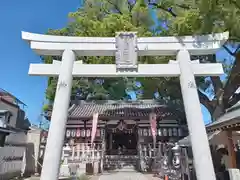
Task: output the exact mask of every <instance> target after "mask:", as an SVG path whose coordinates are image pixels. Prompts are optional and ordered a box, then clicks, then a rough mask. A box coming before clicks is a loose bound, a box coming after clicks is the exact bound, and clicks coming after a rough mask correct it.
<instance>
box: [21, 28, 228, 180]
mask: <svg viewBox="0 0 240 180" xmlns="http://www.w3.org/2000/svg"><path fill="white" fill-rule="evenodd" d="M22 39H24V40H26V41H28V42H29V43H30V46H31V48H32V49H33V50H34V51H35V52H36V53H37V54H39V55H54V56H62V61H61V62H57V61H54V62H53V64H30V68H29V74H30V75H38V76H58V85H57V90H56V95H55V101H54V106H53V111H52V117H51V124H50V129H49V134H48V140H47V145H46V150H45V156H44V162H43V168H42V173H41V180H57V179H58V173H59V167H60V159H61V153H62V147H63V142H64V136H65V128H66V121H67V116H68V106H69V101H70V94H71V87H72V77H73V76H77V77H121V76H130V77H137V76H144V77H146V76H147V77H155V76H158V77H160V76H170V77H174V76H175V77H180V84H181V91H182V95H183V101H184V107H185V112H186V117H187V123H188V128H189V133H190V139H191V144H192V149H193V156H194V165H195V169H196V174H197V179H198V180H216V177H215V173H214V168H213V164H212V158H211V153H210V148H209V143H208V138H207V134H206V130H205V125H204V121H203V116H202V112H201V107H200V102H199V98H198V92H197V88H196V83H195V79H194V76H218V75H221V74H223V68H222V65H221V64H218V63H215V64H200V63H199V62H198V61H194V62H191V61H190V55H206V54H214V53H215V52H216V51H217V50H218V49H219V48H220V47H221V46H222V45H223V43H224V42H225V41H226V40H227V39H228V33H227V32H226V33H219V34H211V35H205V36H185V37H145V38H137V37H136V34H135V33H124V32H123V33H119V34H118V35H117V37H116V38H114V37H110V38H109V37H107V38H101V37H64V36H51V35H40V34H33V33H28V32H22ZM159 55H176V56H177V58H176V59H177V61H170V63H169V64H137V57H138V56H159ZM76 56H116V64H82V63H79V62H74V61H75V59H76Z"/></svg>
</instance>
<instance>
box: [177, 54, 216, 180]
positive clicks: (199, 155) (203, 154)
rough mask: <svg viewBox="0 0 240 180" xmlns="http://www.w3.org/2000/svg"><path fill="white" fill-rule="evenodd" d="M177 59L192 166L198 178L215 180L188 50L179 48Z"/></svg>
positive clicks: (200, 179) (199, 179)
mask: <svg viewBox="0 0 240 180" xmlns="http://www.w3.org/2000/svg"><path fill="white" fill-rule="evenodd" d="M177 61H178V63H179V67H180V71H181V73H180V85H181V91H182V97H183V103H184V109H185V114H186V118H187V124H188V130H189V134H190V140H191V145H192V152H193V158H194V167H195V169H196V175H197V178H198V180H204V179H209V180H210V179H211V180H215V179H216V177H215V173H214V168H213V162H212V156H211V152H210V149H209V143H208V138H207V135H206V134H207V133H206V129H205V124H204V121H203V115H202V111H201V106H200V101H199V97H198V92H197V86H196V82H195V78H194V74H193V72H192V68H191V59H190V55H189V52H188V51H186V50H180V51H179V52H178V54H177Z"/></svg>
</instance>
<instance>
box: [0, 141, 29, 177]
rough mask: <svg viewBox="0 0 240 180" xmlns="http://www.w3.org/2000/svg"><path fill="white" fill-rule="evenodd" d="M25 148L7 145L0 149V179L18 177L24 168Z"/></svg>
mask: <svg viewBox="0 0 240 180" xmlns="http://www.w3.org/2000/svg"><path fill="white" fill-rule="evenodd" d="M25 150H26V148H25V147H24V146H11V145H7V146H4V147H1V148H0V177H1V180H5V179H6V180H7V179H11V178H14V177H19V176H20V175H21V173H22V170H23V168H24V166H23V159H24V156H25Z"/></svg>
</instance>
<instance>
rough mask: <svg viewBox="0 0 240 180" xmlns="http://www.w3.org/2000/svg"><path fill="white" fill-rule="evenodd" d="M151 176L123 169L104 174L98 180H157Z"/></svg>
mask: <svg viewBox="0 0 240 180" xmlns="http://www.w3.org/2000/svg"><path fill="white" fill-rule="evenodd" d="M156 179H157V178H155V177H153V176H152V175H151V174H142V173H140V172H136V171H135V170H133V169H121V170H118V171H113V172H110V173H103V174H102V175H101V176H100V177H99V178H98V180H156Z"/></svg>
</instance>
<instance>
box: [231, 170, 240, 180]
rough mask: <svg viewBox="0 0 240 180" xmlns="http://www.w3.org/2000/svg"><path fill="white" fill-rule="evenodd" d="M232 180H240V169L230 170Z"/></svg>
mask: <svg viewBox="0 0 240 180" xmlns="http://www.w3.org/2000/svg"><path fill="white" fill-rule="evenodd" d="M228 172H229V177H230V180H240V170H239V169H228Z"/></svg>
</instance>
